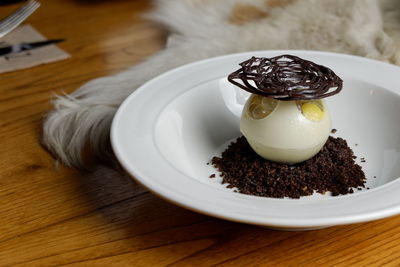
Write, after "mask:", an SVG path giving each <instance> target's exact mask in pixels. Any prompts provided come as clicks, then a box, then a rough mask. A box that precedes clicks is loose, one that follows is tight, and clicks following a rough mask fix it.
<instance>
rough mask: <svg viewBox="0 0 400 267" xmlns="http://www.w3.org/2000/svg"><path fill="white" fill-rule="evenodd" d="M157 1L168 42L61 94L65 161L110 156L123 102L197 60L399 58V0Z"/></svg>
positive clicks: (60, 153)
mask: <svg viewBox="0 0 400 267" xmlns="http://www.w3.org/2000/svg"><path fill="white" fill-rule="evenodd" d="M155 6H156V7H155V9H154V11H152V12H151V14H149V15H148V18H150V19H152V20H154V21H157V22H159V23H161V24H163V25H164V26H165V27H166V28H167V29H168V31H169V38H168V42H167V44H166V48H165V49H164V50H162V51H160V52H159V53H157V54H155V55H154V56H152V57H150V58H149V59H147V60H146V61H145V62H143V63H141V64H139V65H136V66H134V67H132V68H129V69H127V70H126V71H124V72H121V73H119V74H117V75H113V76H109V77H103V78H99V79H95V80H92V81H90V82H88V83H87V84H85V85H84V86H82V87H81V88H79V89H78V90H76V91H75V92H73V93H72V94H69V95H65V96H59V97H57V99H55V100H54V103H53V104H54V110H53V111H51V112H50V113H49V114H48V115H47V117H46V119H45V122H44V125H43V139H42V141H43V144H44V145H45V146H46V147H47V148H48V149H49V150H50V151H51V152H52V153H53V154H54V155H55V156H56V157H57V158H58V159H59V160H60V161H61V162H63V163H64V164H66V165H68V166H75V167H83V166H84V162H83V159H82V151H83V149H84V148H89V149H90V150H91V151H92V152H93V153H94V154H95V155H96V156H98V157H100V158H106V159H107V158H109V157H110V156H111V155H112V152H111V149H110V142H109V130H110V125H111V121H112V119H113V116H114V113H115V112H116V110H117V109H118V107H119V105H120V104H121V102H122V101H123V100H124V99H125V98H126V97H127V96H128V95H129V94H131V93H132V92H133V91H134V90H135V89H136V88H138V87H139V86H140V85H141V84H143V83H144V82H145V81H147V80H149V79H151V78H153V77H154V76H156V75H158V74H160V73H162V72H165V71H167V70H169V69H171V68H174V67H177V66H179V65H182V64H186V63H189V62H192V61H195V60H199V59H204V58H208V57H213V56H218V55H222V54H228V53H235V52H242V51H252V50H269V49H305V50H323V51H333V52H339V53H348V54H354V55H358V56H363V57H369V58H374V59H378V60H383V61H387V62H391V63H393V64H400V1H398V0H351V1H349V0H297V1H296V0H292V1H289V0H213V1H211V0H157V1H155Z"/></svg>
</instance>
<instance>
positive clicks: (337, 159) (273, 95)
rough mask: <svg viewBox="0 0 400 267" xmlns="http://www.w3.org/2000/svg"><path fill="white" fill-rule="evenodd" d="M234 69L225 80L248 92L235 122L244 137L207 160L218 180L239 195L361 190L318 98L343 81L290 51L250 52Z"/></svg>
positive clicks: (361, 180)
mask: <svg viewBox="0 0 400 267" xmlns="http://www.w3.org/2000/svg"><path fill="white" fill-rule="evenodd" d="M240 66H241V68H240V69H239V70H237V71H235V72H233V73H232V74H230V75H229V76H228V80H229V81H230V82H231V83H233V84H235V85H237V86H239V87H240V88H242V89H244V90H246V91H248V92H250V93H251V95H250V97H249V98H248V100H247V102H246V104H245V106H244V108H243V111H242V116H241V120H240V130H241V132H242V134H243V135H244V137H243V136H242V137H239V138H238V139H237V140H236V141H234V142H232V143H231V144H230V145H229V147H228V148H227V149H226V150H225V151H224V152H223V153H222V156H221V157H213V158H212V160H211V164H212V165H213V166H214V167H215V168H217V169H218V171H219V172H220V174H221V177H222V183H224V184H228V186H227V187H229V188H236V191H239V192H240V193H244V194H251V195H257V196H264V197H276V198H282V197H291V198H299V197H301V196H307V195H311V194H313V193H314V192H318V193H322V194H324V193H326V192H331V194H332V195H334V196H336V195H340V194H348V193H353V192H354V189H358V190H361V189H362V188H364V187H365V182H366V178H365V174H364V172H363V171H362V169H361V166H359V165H358V164H356V163H355V158H356V156H354V154H353V151H352V150H351V148H350V147H348V145H347V142H346V140H344V139H342V138H340V137H332V136H329V135H330V133H336V131H337V130H336V129H332V127H331V119H330V115H329V111H328V107H327V105H326V103H325V101H324V99H323V98H325V97H328V96H332V95H334V94H337V93H339V92H340V91H341V89H342V86H343V81H342V80H341V79H340V78H339V77H338V76H337V75H336V74H335V73H334V72H333V71H332V70H331V69H329V68H327V67H324V66H321V65H318V64H315V63H313V62H311V61H307V60H304V59H301V58H299V57H296V56H292V55H282V56H277V57H273V58H256V57H252V58H251V59H249V60H247V61H244V62H242V63H241V64H240ZM361 162H365V159H364V158H361ZM215 177H216V176H215V174H213V175H211V176H210V178H215Z"/></svg>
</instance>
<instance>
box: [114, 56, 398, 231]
mask: <svg viewBox="0 0 400 267" xmlns="http://www.w3.org/2000/svg"><path fill="white" fill-rule="evenodd" d="M287 53H288V54H294V55H297V56H300V57H303V58H305V59H308V60H311V61H314V62H316V63H318V64H322V65H325V66H327V67H330V68H331V69H333V70H334V71H335V72H336V73H337V74H338V75H339V76H340V77H341V78H342V79H343V80H344V88H343V91H342V92H341V93H340V94H338V95H336V96H333V97H329V98H327V99H326V101H327V104H328V107H329V109H330V113H331V116H332V122H333V127H334V128H336V129H338V132H337V134H336V135H337V136H340V137H343V138H345V139H346V140H347V141H348V144H349V145H350V146H351V147H352V149H353V150H354V152H355V154H356V155H357V156H358V158H361V157H364V158H365V159H366V162H365V163H361V162H359V164H360V165H361V166H362V167H363V170H364V172H365V174H366V176H367V184H366V186H367V187H369V188H370V190H362V191H357V190H356V192H355V193H354V194H351V195H345V196H337V197H331V196H329V195H328V194H326V195H320V194H314V195H313V196H310V197H302V198H301V199H273V198H265V197H255V196H249V195H244V194H240V193H235V192H233V191H232V190H231V189H227V188H225V186H223V185H221V183H220V179H218V178H217V179H210V178H209V176H210V174H213V173H216V170H214V168H213V167H212V166H210V165H206V163H207V162H209V161H210V159H211V158H212V157H213V156H215V155H220V153H221V152H222V151H223V150H224V149H225V148H226V146H227V144H228V143H229V142H230V141H232V140H234V139H235V138H236V137H238V136H239V135H240V132H239V117H240V113H241V110H242V107H243V104H244V102H245V100H246V98H247V97H248V93H246V92H245V91H243V90H241V89H238V88H235V87H234V86H233V85H231V84H229V83H228V82H227V80H226V76H227V75H228V74H229V73H231V72H232V71H234V70H236V69H238V63H240V62H242V61H244V60H246V59H248V58H250V57H251V56H259V57H261V56H264V57H273V56H277V55H280V54H287ZM399 116H400V68H399V67H396V66H393V65H390V64H386V63H382V62H378V61H374V60H370V59H365V58H361V57H355V56H349V55H342V54H334V53H324V52H312V51H257V52H249V53H242V54H233V55H227V56H222V57H217V58H212V59H208V60H204V61H200V62H196V63H193V64H189V65H186V66H183V67H180V68H177V69H174V70H171V71H169V72H167V73H165V74H163V75H161V76H159V77H157V78H155V79H153V80H151V81H149V82H147V83H146V84H145V85H143V86H142V87H141V88H139V89H138V90H137V91H136V92H134V93H133V94H132V95H131V96H129V97H128V98H127V99H126V100H125V102H124V103H123V104H122V105H121V107H120V109H119V110H118V112H117V114H116V115H115V118H114V121H113V125H112V129H111V141H112V146H113V149H114V152H115V154H116V156H117V158H118V160H119V161H120V163H121V164H122V166H123V167H124V168H125V169H126V171H127V172H128V173H129V174H131V175H132V177H134V178H135V179H136V180H137V181H138V182H140V183H141V184H143V185H144V186H145V187H147V188H148V189H150V190H151V191H153V192H154V193H156V194H157V195H159V196H160V197H162V198H164V199H167V200H169V201H171V202H173V203H175V204H177V205H180V206H183V207H186V208H188V209H191V210H194V211H197V212H201V213H204V214H208V215H211V216H215V217H218V218H223V219H227V220H232V221H237V222H244V223H250V224H256V225H262V226H266V227H271V228H279V229H297V230H298V229H314V228H322V227H327V226H332V225H338V224H347V223H356V222H364V221H370V220H375V219H380V218H384V217H388V216H393V215H396V214H399V213H400V179H398V178H399V176H400V119H399ZM356 144H357V145H356ZM374 176H376V178H374Z"/></svg>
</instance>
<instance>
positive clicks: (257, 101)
mask: <svg viewBox="0 0 400 267" xmlns="http://www.w3.org/2000/svg"><path fill="white" fill-rule="evenodd" d="M277 104H278V101H277V100H275V99H271V98H266V97H262V96H259V95H252V96H251V98H250V99H249V105H248V108H247V110H248V113H247V114H248V116H249V117H250V118H252V119H255V120H259V119H263V118H265V117H267V116H268V115H269V114H270V113H271V112H272V111H274V109H275V108H276V106H277Z"/></svg>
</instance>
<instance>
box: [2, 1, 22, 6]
mask: <svg viewBox="0 0 400 267" xmlns="http://www.w3.org/2000/svg"><path fill="white" fill-rule="evenodd" d="M18 2H23V0H0V6H1V5H8V4H13V3H18Z"/></svg>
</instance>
